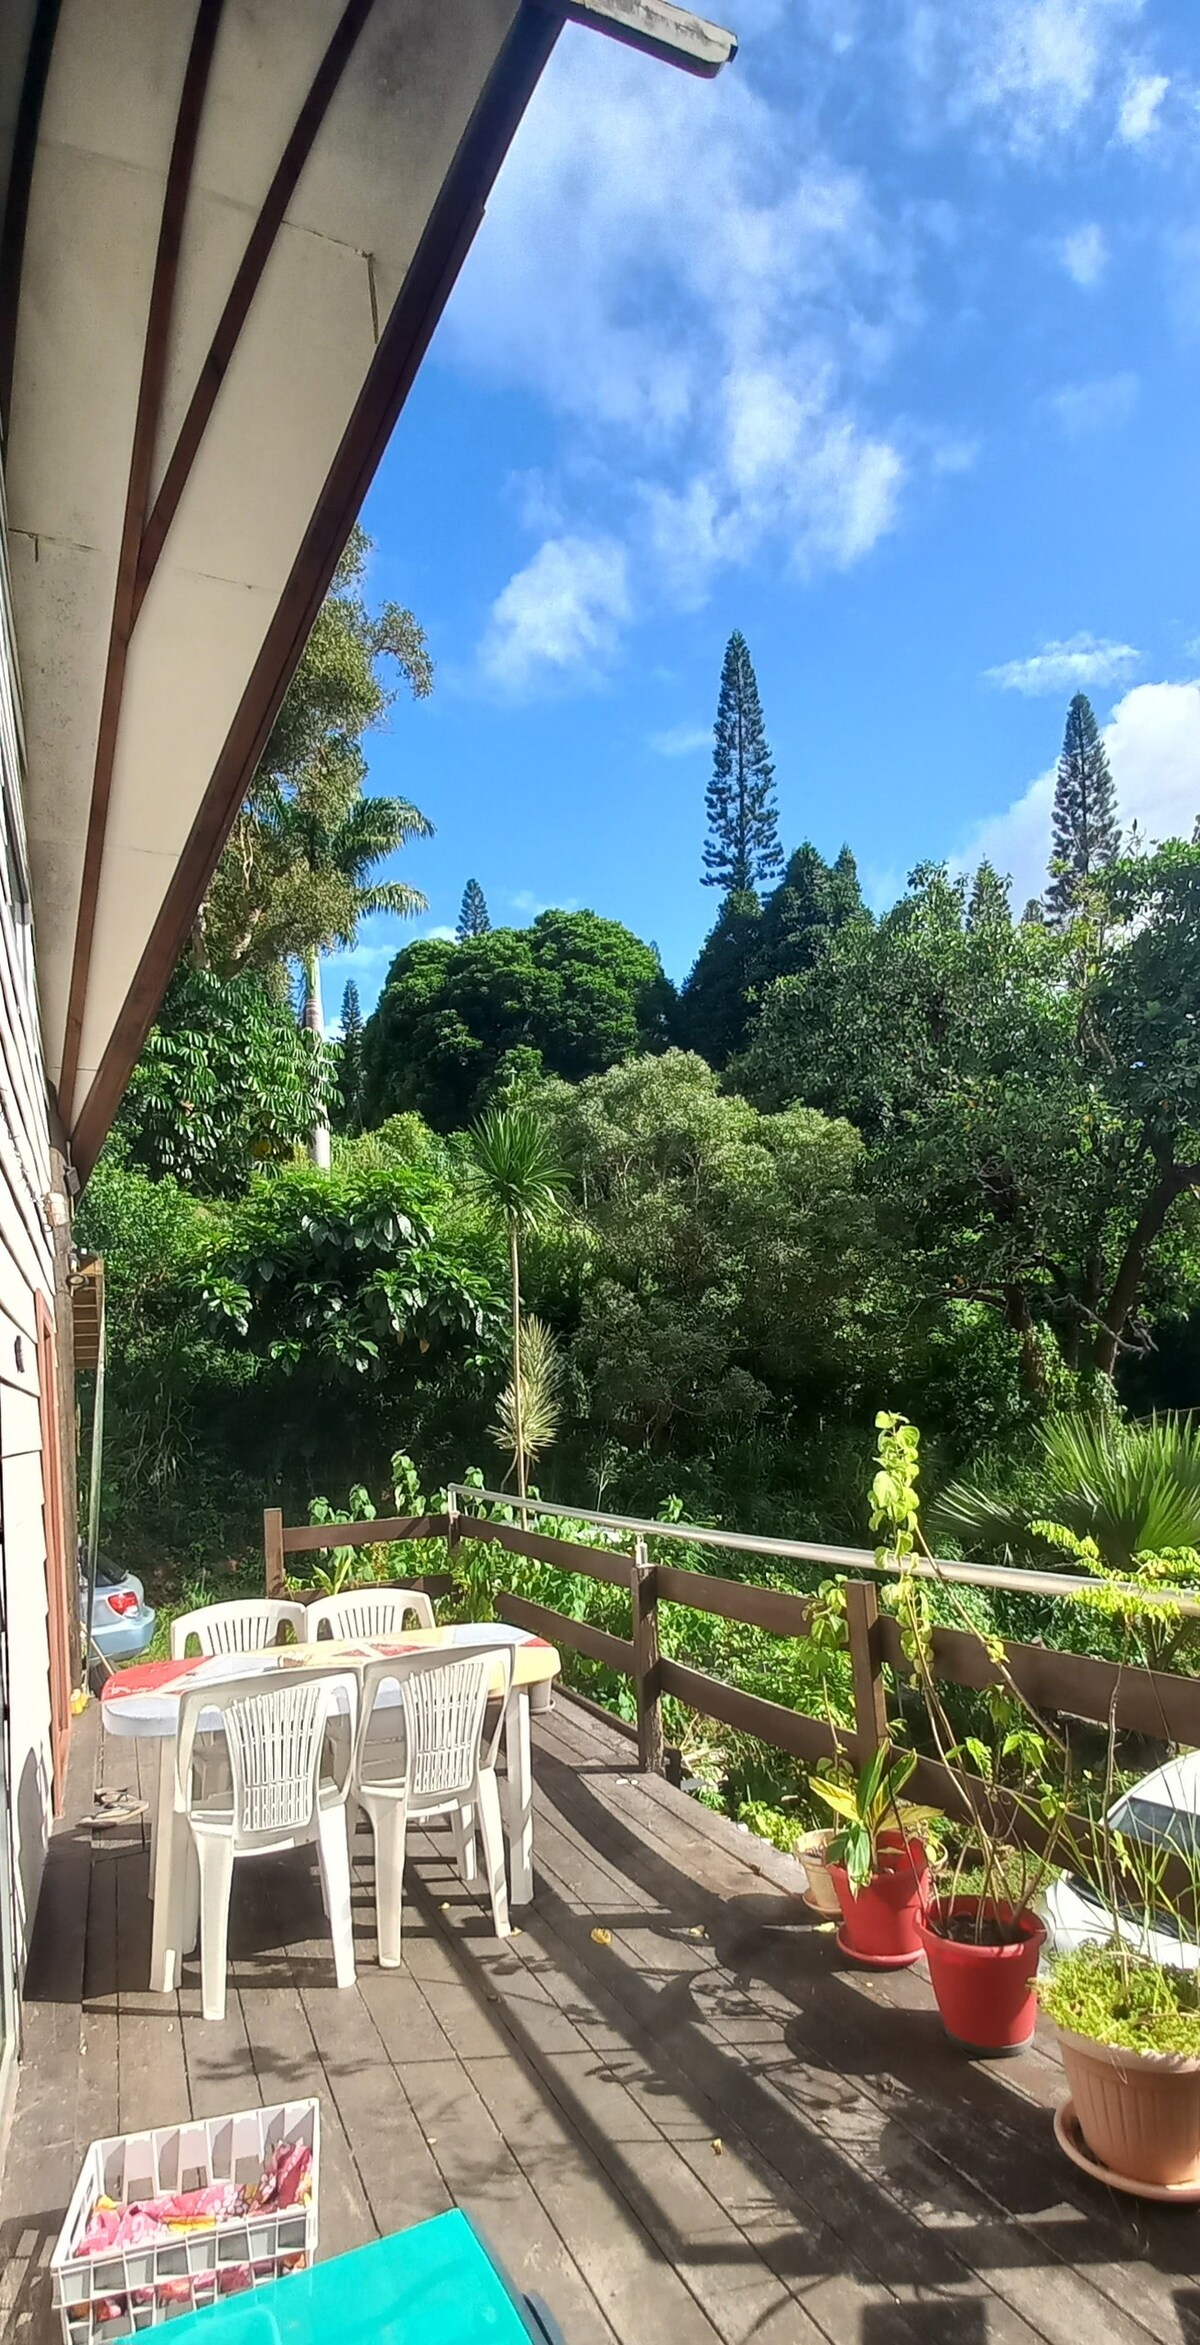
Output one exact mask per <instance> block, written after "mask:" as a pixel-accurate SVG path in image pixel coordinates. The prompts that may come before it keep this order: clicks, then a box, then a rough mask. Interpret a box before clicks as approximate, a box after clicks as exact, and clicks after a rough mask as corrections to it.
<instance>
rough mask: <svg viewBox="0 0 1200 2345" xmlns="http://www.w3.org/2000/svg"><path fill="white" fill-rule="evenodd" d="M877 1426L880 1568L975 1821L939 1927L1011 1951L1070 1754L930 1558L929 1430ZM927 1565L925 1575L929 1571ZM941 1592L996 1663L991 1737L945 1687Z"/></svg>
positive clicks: (1039, 1870)
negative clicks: (972, 1727)
mask: <svg viewBox="0 0 1200 2345" xmlns="http://www.w3.org/2000/svg"><path fill="white" fill-rule="evenodd" d="M875 1424H876V1429H877V1435H878V1444H877V1461H878V1462H877V1467H876V1472H875V1475H874V1477H873V1480H872V1483H871V1500H870V1519H871V1528H872V1530H873V1531H875V1532H876V1533H877V1534H879V1535H880V1536H881V1539H882V1544H881V1545H880V1546H879V1547H878V1548H877V1549H876V1557H877V1560H878V1562H879V1563H880V1564H881V1565H883V1566H886V1567H892V1568H893V1570H894V1577H893V1578H892V1579H891V1581H890V1583H889V1589H888V1592H887V1594H886V1595H885V1602H887V1601H889V1600H890V1602H891V1603H892V1604H893V1605H894V1607H895V1610H896V1612H897V1614H898V1616H899V1619H900V1623H901V1643H902V1646H903V1650H904V1653H905V1657H906V1659H907V1660H908V1662H909V1664H910V1666H911V1668H912V1670H913V1673H914V1675H915V1677H916V1679H917V1682H918V1684H919V1686H920V1690H921V1695H922V1700H923V1704H924V1709H925V1714H926V1717H927V1719H928V1722H929V1727H930V1730H931V1733H932V1736H933V1741H934V1745H935V1748H936V1751H937V1755H938V1757H939V1759H940V1760H941V1762H942V1765H943V1766H944V1767H947V1768H951V1769H953V1770H954V1771H955V1773H956V1775H957V1780H958V1787H959V1791H960V1794H961V1797H962V1800H963V1803H964V1807H965V1811H966V1815H965V1823H966V1833H965V1836H964V1837H961V1838H959V1840H958V1843H957V1854H956V1858H955V1864H954V1868H953V1871H952V1874H951V1878H950V1883H949V1889H948V1896H947V1898H946V1899H945V1900H944V1901H943V1907H944V1910H945V1911H946V1914H947V1918H946V1920H945V1922H944V1924H941V1925H938V1926H944V1928H945V1930H946V1932H947V1934H955V1935H968V1934H970V1935H973V1940H974V1942H975V1943H976V1944H983V1943H985V1942H987V1943H994V1944H1005V1943H1007V1942H1008V1939H1009V1938H1010V1937H1011V1938H1013V1939H1019V1938H1020V1937H1021V1936H1022V1935H1023V1923H1022V1917H1023V1916H1024V1915H1025V1913H1026V1911H1027V1909H1028V1907H1029V1906H1030V1904H1031V1903H1032V1900H1033V1899H1034V1898H1035V1897H1036V1895H1037V1893H1038V1891H1039V1890H1040V1889H1041V1888H1042V1887H1043V1886H1044V1884H1045V1882H1046V1881H1047V1879H1048V1878H1049V1877H1050V1875H1051V1873H1052V1872H1053V1870H1054V1869H1055V1865H1056V1861H1057V1860H1056V1856H1055V1848H1056V1843H1057V1839H1058V1836H1059V1834H1060V1832H1061V1831H1062V1830H1063V1829H1064V1828H1065V1824H1066V1815H1067V1808H1066V1799H1065V1795H1064V1792H1063V1789H1062V1786H1061V1784H1060V1783H1055V1782H1054V1781H1053V1780H1052V1779H1051V1773H1050V1765H1049V1761H1050V1752H1051V1749H1052V1748H1053V1749H1054V1750H1055V1751H1056V1753H1057V1755H1058V1758H1059V1760H1060V1761H1061V1762H1063V1763H1064V1764H1065V1762H1066V1760H1067V1750H1066V1746H1065V1744H1064V1743H1063V1741H1062V1738H1061V1737H1060V1736H1059V1735H1057V1734H1056V1733H1054V1732H1053V1730H1052V1729H1050V1728H1049V1727H1048V1726H1047V1725H1046V1723H1045V1722H1044V1721H1043V1720H1042V1719H1041V1718H1040V1717H1039V1716H1038V1714H1037V1712H1036V1711H1035V1710H1034V1709H1033V1707H1032V1705H1031V1704H1030V1703H1029V1702H1028V1701H1027V1699H1026V1697H1025V1695H1024V1694H1023V1693H1022V1691H1021V1689H1020V1687H1019V1686H1018V1684H1017V1682H1016V1679H1015V1678H1014V1676H1013V1673H1012V1670H1011V1669H1010V1667H1009V1663H1008V1657H1007V1653H1006V1650H1005V1644H1004V1640H1003V1638H1002V1637H1000V1636H997V1635H996V1634H995V1633H994V1632H989V1631H986V1630H985V1631H983V1632H982V1633H981V1631H980V1629H979V1626H978V1623H977V1622H976V1621H975V1620H974V1619H973V1618H972V1617H971V1615H970V1614H969V1613H967V1612H965V1610H964V1608H963V1607H962V1605H961V1602H960V1599H959V1597H958V1592H957V1589H956V1587H955V1584H954V1582H953V1581H952V1580H950V1579H949V1578H947V1577H946V1575H945V1574H944V1573H942V1572H941V1571H940V1570H939V1568H938V1566H937V1563H936V1561H935V1559H934V1558H933V1557H932V1556H931V1555H930V1552H929V1549H928V1546H927V1544H926V1541H925V1536H924V1532H923V1531H922V1528H921V1507H920V1497H919V1480H920V1452H921V1437H920V1433H919V1431H918V1429H917V1427H916V1426H915V1425H912V1424H910V1423H909V1422H908V1420H907V1418H905V1417H903V1416H901V1415H899V1414H898V1413H897V1412H895V1411H893V1410H881V1411H880V1413H879V1415H878V1416H877V1417H876V1420H875ZM918 1564H920V1565H922V1566H923V1567H924V1568H923V1569H922V1570H920V1571H919V1570H918V1568H917V1566H918ZM895 1567H898V1569H896V1568H895ZM935 1591H937V1593H938V1594H939V1595H940V1596H941V1598H942V1608H943V1609H945V1610H947V1611H948V1612H949V1616H950V1619H951V1621H952V1622H954V1624H955V1625H956V1626H958V1627H960V1628H963V1629H965V1630H966V1631H967V1632H968V1633H970V1634H972V1635H974V1636H976V1637H980V1638H981V1641H982V1643H983V1645H984V1648H985V1651H986V1653H987V1657H988V1660H989V1661H990V1662H991V1665H992V1668H993V1671H994V1673H995V1674H994V1681H993V1683H992V1684H991V1685H989V1686H988V1687H986V1688H985V1690H984V1695H983V1700H984V1706H985V1713H986V1716H987V1719H988V1722H989V1727H990V1737H989V1738H985V1737H984V1736H982V1735H980V1734H975V1733H972V1734H968V1735H965V1736H962V1737H959V1736H958V1735H956V1733H955V1730H954V1726H953V1723H952V1720H951V1717H950V1714H949V1711H948V1709H947V1706H946V1701H945V1697H944V1695H943V1693H942V1688H941V1684H940V1681H939V1677H938V1669H937V1654H936V1645H935V1635H936V1627H937V1608H936V1607H935V1600H934V1593H935ZM1060 1772H1061V1769H1060ZM968 1880H969V1881H970V1884H971V1886H970V1892H969V1893H970V1896H971V1898H972V1901H973V1905H974V1911H973V1913H972V1914H971V1915H970V1916H969V1917H968V1918H967V1921H966V1923H965V1924H964V1923H960V1920H959V1918H958V1917H957V1915H956V1914H955V1912H954V1901H955V1900H956V1899H963V1898H965V1897H966V1895H967V1894H968V1891H967V1883H968ZM1014 1899H1015V1900H1016V1901H1014Z"/></svg>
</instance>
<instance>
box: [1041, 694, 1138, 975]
mask: <svg viewBox="0 0 1200 2345" xmlns="http://www.w3.org/2000/svg"><path fill="white" fill-rule="evenodd" d="M1052 825H1053V845H1052V848H1051V854H1050V886H1049V888H1048V890H1047V894H1046V905H1047V910H1048V912H1049V915H1050V918H1051V919H1052V920H1054V921H1055V922H1056V923H1057V925H1058V926H1059V927H1060V928H1063V927H1065V926H1066V924H1067V922H1068V921H1069V920H1071V919H1072V918H1073V917H1074V915H1075V914H1076V913H1077V912H1078V911H1079V910H1080V909H1081V907H1082V905H1083V903H1084V900H1085V897H1086V893H1087V887H1088V883H1089V881H1090V880H1093V879H1094V878H1095V877H1096V874H1097V873H1098V872H1100V871H1103V870H1105V869H1106V868H1107V866H1108V865H1109V864H1110V863H1113V862H1115V860H1116V857H1117V855H1118V853H1119V850H1120V844H1121V832H1120V826H1119V824H1118V821H1117V793H1116V787H1115V785H1114V782H1113V778H1112V774H1111V772H1110V770H1109V763H1108V754H1107V752H1106V750H1105V747H1104V743H1103V741H1102V740H1101V738H1100V729H1099V726H1098V725H1097V723H1096V718H1095V715H1094V712H1093V709H1092V704H1091V701H1090V700H1089V699H1088V697H1087V694H1086V693H1084V692H1077V693H1076V694H1075V698H1074V699H1073V701H1072V702H1071V705H1070V708H1069V709H1068V710H1067V726H1066V732H1065V733H1064V735H1063V745H1062V755H1061V756H1060V758H1059V761H1058V779H1057V781H1056V783H1055V786H1054V813H1053V818H1052Z"/></svg>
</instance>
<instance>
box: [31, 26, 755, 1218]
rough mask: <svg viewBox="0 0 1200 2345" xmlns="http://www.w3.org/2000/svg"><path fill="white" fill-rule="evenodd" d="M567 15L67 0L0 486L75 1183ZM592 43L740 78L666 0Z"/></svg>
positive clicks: (50, 1038)
mask: <svg viewBox="0 0 1200 2345" xmlns="http://www.w3.org/2000/svg"><path fill="white" fill-rule="evenodd" d="M39 8H40V10H42V11H45V12H46V15H45V17H44V18H43V26H44V28H45V25H46V24H48V23H49V22H50V21H51V20H52V18H53V15H54V6H53V0H39ZM565 13H567V11H566V10H565V8H564V7H563V6H562V5H558V4H557V0H456V4H455V5H454V6H448V5H447V4H446V0H286V5H285V4H284V0H169V4H167V0H63V4H62V7H61V12H60V13H59V16H58V23H57V29H56V31H55V33H54V40H53V47H52V48H51V49H50V52H49V56H50V64H49V73H48V77H47V79H46V84H45V92H44V97H43V98H42V99H41V102H40V115H38V116H36V117H35V119H34V122H33V128H32V130H31V131H29V132H28V135H27V139H26V146H27V165H26V179H27V202H26V206H25V216H24V217H23V218H22V219H20V220H19V221H17V223H16V224H17V226H18V228H19V229H20V231H21V233H20V237H19V239H15V238H14V236H13V234H12V229H13V224H14V218H15V215H14V214H13V212H12V210H11V207H10V216H9V220H8V223H7V244H6V247H5V248H4V249H7V250H8V251H9V253H10V265H11V251H12V248H13V246H14V243H17V244H19V251H18V259H19V272H18V273H17V276H16V282H17V283H18V284H19V292H20V298H19V305H18V308H17V313H16V314H17V331H16V341H15V355H14V358H13V365H12V390H11V401H10V410H9V440H8V459H7V473H8V482H9V503H10V527H11V534H12V549H13V573H14V596H15V601H16V610H17V631H18V645H19V649H20V654H21V660H22V669H23V682H24V693H25V703H26V720H27V731H28V748H29V771H28V800H29V833H30V854H31V862H32V866H33V883H34V898H35V919H36V928H37V947H38V958H39V971H40V982H41V997H42V1004H43V1016H44V1022H45V1040H46V1051H47V1060H48V1064H49V1068H50V1073H51V1079H52V1080H53V1081H54V1082H55V1083H56V1085H57V1087H58V1092H59V1104H60V1110H61V1113H62V1116H63V1120H64V1123H65V1125H66V1127H67V1129H68V1131H69V1132H70V1133H71V1134H73V1136H74V1140H75V1146H76V1157H77V1161H78V1163H79V1165H80V1169H81V1170H82V1171H83V1172H84V1173H85V1174H86V1172H87V1171H88V1170H89V1169H90V1165H91V1163H92V1162H93V1161H94V1158H95V1153H96V1149H97V1148H98V1146H99V1144H100V1141H101V1140H102V1138H103V1135H104V1131H105V1130H106V1129H107V1125H108V1123H109V1122H110V1121H111V1117H112V1113H113V1111H114V1109H115V1106H116V1104H117V1101H118V1100H119V1097H120V1092H121V1089H122V1088H123V1085H124V1082H125V1079H126V1077H127V1075H128V1072H129V1068H130V1066H131V1064H132V1061H133V1058H134V1056H135V1055H136V1051H137V1049H138V1048H139V1047H140V1042H141V1040H142V1038H143V1036H144V1033H145V1031H146V1028H147V1026H148V1024H149V1022H150V1020H151V1019H152V1017H153V1015H154V1011H155V1009H156V1008H157V1005H158V1002H159V1000H160V999H161V995H162V991H163V987H164V986H165V983H166V980H167V977H168V976H169V974H170V969H171V967H172V966H173V964H174V960H175V958H176V957H177V955H178V952H179V950H180V948H181V946H182V944H183V942H184V940H185V938H186V934H187V929H188V926H189V925H190V922H191V919H192V918H193V917H194V913H195V909H196V905H197V903H198V901H199V897H200V894H201V893H202V891H203V888H204V886H205V884H206V882H207V878H208V876H209V873H210V872H211V869H212V865H213V863H214V861H215V859H216V855H217V853H218V852H219V850H220V845H221V842H222V839H223V837H224V834H225V831H226V829H227V828H228V824H229V822H230V820H232V817H233V814H234V812H235V811H236V807H237V805H238V804H239V803H240V800H241V797H242V795H243V794H244V790H245V787H246V784H247V782H248V780H249V778H250V774H251V773H252V771H253V766H254V763H255V762H256V760H257V757H258V755H259V754H260V752H261V748H262V745H263V742H264V741H265V738H266V733H267V731H268V730H269V726H270V723H271V720H272V717H273V714H274V711H275V709H276V708H277V707H278V703H279V700H280V698H281V697H282V693H283V690H284V689H285V687H286V684H287V681H288V678H289V676H290V674H291V671H292V667H293V666H294V664H295V660H296V658H297V656H298V654H299V651H300V648H301V646H302V644H303V641H304V636H305V634H306V633H307V629H308V626H309V625H310V624H311V621H312V618H313V616H314V615H315V611H316V609H317V607H318V605H319V601H320V597H321V594H322V593H323V591H324V588H325V585H326V584H327V582H328V578H329V575H330V573H331V571H332V568H333V565H334V562H335V561H336V558H337V555H338V553H339V552H340V550H341V546H342V544H343V542H344V539H345V536H346V533H347V530H348V528H349V526H350V523H351V522H352V520H353V518H354V515H355V513H356V511H357V509H358V504H359V502H360V501H361V497H362V495H363V493H364V491H365V489H366V487H367V485H368V483H369V480H370V477H371V474H372V472H373V470H374V467H375V464H376V463H377V462H378V459H379V456H380V454H381V453H382V449H383V447H384V445H385V444H386V439H387V435H388V432H389V431H390V428H391V425H392V423H393V422H394V420H395V416H396V414H397V413H398V411H399V407H400V405H401V404H402V402H403V399H404V396H405V395H406V392H407V389H408V386H409V383H410V382H411V379H412V375H413V372H414V371H415V368H416V366H417V365H418V364H419V361H420V357H421V355H422V353H423V350H424V348H425V344H426V342H427V340H428V336H429V334H430V332H431V331H432V328H433V325H434V324H435V323H436V320H437V317H438V315H439V314H440V311H441V308H442V306H443V304H444V301H445V299H446V296H447V293H448V291H449V289H450V286H451V284H452V283H453V279H454V276H455V274H456V272H457V268H458V266H459V265H460V263H461V260H462V258H463V255H464V253H465V251H466V248H467V245H468V244H469V242H470V238H471V236H472V234H473V233H474V230H475V227H476V226H477V224H478V219H479V217H480V216H481V212H482V205H483V200H484V198H485V197H486V194H487V192H488V189H489V187H490V185H491V182H492V179H493V178H494V175H495V172H496V170H497V168H498V167H499V163H500V160H501V158H502V156H503V153H504V150H505V147H506V145H507V143H508V140H509V139H510V137H511V136H512V133H513V130H514V129H515V126H516V124H517V122H518V120H519V118H520V114H521V112H522V111H523V108H524V106H525V104H526V103H527V101H528V98H529V95H530V93H531V91H532V88H533V86H534V83H535V82H536V79H537V76H538V73H539V72H540V70H541V67H542V65H543V64H544V62H545V59H546V57H547V56H548V55H549V52H550V49H551V47H552V45H553V41H554V38H555V36H556V33H557V30H558V28H559V25H560V24H561V22H562V21H563V17H564V14H565ZM569 13H571V14H573V15H581V16H583V17H584V18H585V19H587V20H588V21H592V22H597V23H601V22H602V23H603V29H606V30H610V31H614V32H616V33H617V34H618V36H619V37H624V38H629V39H633V40H634V41H635V43H636V44H637V45H639V46H644V47H650V48H651V49H652V50H654V52H655V53H657V54H659V55H671V56H672V57H674V58H675V60H676V61H677V62H681V63H684V64H686V65H688V66H689V67H690V69H691V70H693V71H700V72H712V71H715V70H716V69H717V67H718V65H719V64H720V63H721V62H722V61H723V58H724V57H725V56H727V55H728V54H729V53H730V52H731V48H732V44H731V43H730V41H729V39H728V37H727V36H725V35H717V34H714V32H713V29H712V28H711V27H706V26H704V25H703V24H701V23H700V20H698V19H695V18H693V17H691V16H690V15H688V13H687V12H686V11H683V10H679V9H675V8H671V7H669V6H667V5H666V0H595V5H594V6H587V7H579V8H576V7H572V8H571V9H570V11H569ZM9 80H10V81H11V80H12V76H11V75H10V76H9ZM2 95H3V93H2V92H0V96H2ZM10 111H11V108H10ZM2 129H3V123H2V122H0V131H2ZM35 138H36V143H35ZM20 144H21V142H20V131H19V125H18V138H17V148H16V152H17V154H18V155H19V153H20ZM13 176H14V184H15V182H16V179H17V176H18V172H17V166H14V174H13ZM2 290H3V288H2V287H0V291H2ZM2 356H3V352H2V349H0V357H2ZM3 389H4V385H3V381H2V380H0V396H2V395H3Z"/></svg>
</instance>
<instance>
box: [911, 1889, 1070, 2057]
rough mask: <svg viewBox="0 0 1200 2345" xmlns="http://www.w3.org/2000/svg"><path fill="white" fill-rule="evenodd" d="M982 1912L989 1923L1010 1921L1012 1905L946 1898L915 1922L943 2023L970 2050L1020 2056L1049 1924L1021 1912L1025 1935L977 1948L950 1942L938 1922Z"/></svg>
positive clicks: (1033, 2012)
mask: <svg viewBox="0 0 1200 2345" xmlns="http://www.w3.org/2000/svg"><path fill="white" fill-rule="evenodd" d="M981 1912H982V1914H983V1916H984V1919H985V1920H986V1921H996V1920H1004V1921H1006V1922H1008V1921H1011V1920H1012V1907H1011V1906H1006V1905H1002V1904H1000V1903H998V1902H997V1900H996V1899H995V1898H992V1897H989V1898H981V1897H948V1898H934V1899H933V1901H932V1902H931V1904H930V1905H929V1906H928V1908H927V1909H926V1912H925V1913H924V1915H923V1916H922V1917H921V1919H920V1920H919V1921H918V1923H917V1934H918V1936H919V1938H920V1941H921V1944H922V1946H923V1947H924V1949H925V1953H926V1955H927V1957H928V1961H929V1976H930V1978H931V1980H932V1982H933V1991H934V1994H935V1995H936V1996H937V2006H938V2010H939V2011H940V2012H941V2015H942V2025H943V2027H944V2028H945V2030H946V2033H947V2035H948V2036H950V2037H952V2038H953V2041H954V2042H955V2043H956V2044H961V2045H962V2046H963V2048H964V2050H966V2051H968V2052H980V2053H984V2054H987V2053H993V2054H995V2053H1002V2052H1021V2051H1023V2050H1024V2048H1025V2046H1026V2044H1028V2043H1029V2042H1030V2040H1031V2038H1032V2035H1033V2030H1034V2025H1035V2023H1036V2020H1037V1998H1036V1996H1035V1994H1034V1988H1033V1982H1034V1979H1035V1978H1036V1976H1037V1966H1038V1958H1039V1956H1040V1954H1041V1951H1042V1948H1043V1946H1044V1945H1045V1943H1046V1930H1045V1924H1044V1923H1042V1922H1040V1921H1039V1920H1038V1918H1037V1916H1036V1914H1032V1913H1023V1914H1022V1915H1021V1916H1020V1920H1019V1925H1018V1926H1019V1928H1020V1931H1021V1935H1020V1937H1019V1938H1018V1939H1017V1940H1015V1941H1014V1943H1013V1944H1011V1945H1008V1946H976V1945H974V1944H973V1943H972V1942H971V1940H970V1939H963V1938H947V1937H945V1936H944V1935H943V1934H942V1932H941V1931H940V1930H939V1929H938V1927H937V1924H938V1923H939V1921H940V1922H945V1921H948V1920H952V1919H954V1918H955V1917H956V1916H965V1915H970V1916H971V1917H972V1919H974V1918H975V1917H976V1916H977V1915H979V1914H980V1913H981Z"/></svg>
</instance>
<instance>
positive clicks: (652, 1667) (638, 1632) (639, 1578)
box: [629, 1539, 664, 1775]
mask: <svg viewBox="0 0 1200 2345" xmlns="http://www.w3.org/2000/svg"><path fill="white" fill-rule="evenodd" d="M629 1593H630V1601H631V1607H632V1613H633V1695H634V1700H635V1702H636V1704H637V1728H638V1761H639V1764H640V1766H641V1767H642V1770H643V1772H644V1773H645V1774H647V1775H661V1774H662V1771H663V1759H664V1744H663V1722H662V1670H661V1664H660V1656H659V1649H658V1575H657V1572H656V1571H655V1567H654V1565H653V1564H652V1563H651V1562H650V1560H649V1556H648V1554H647V1551H646V1542H645V1540H644V1539H639V1540H638V1543H637V1550H636V1553H635V1555H634V1559H633V1564H632V1567H631V1570H630V1575H629Z"/></svg>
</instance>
